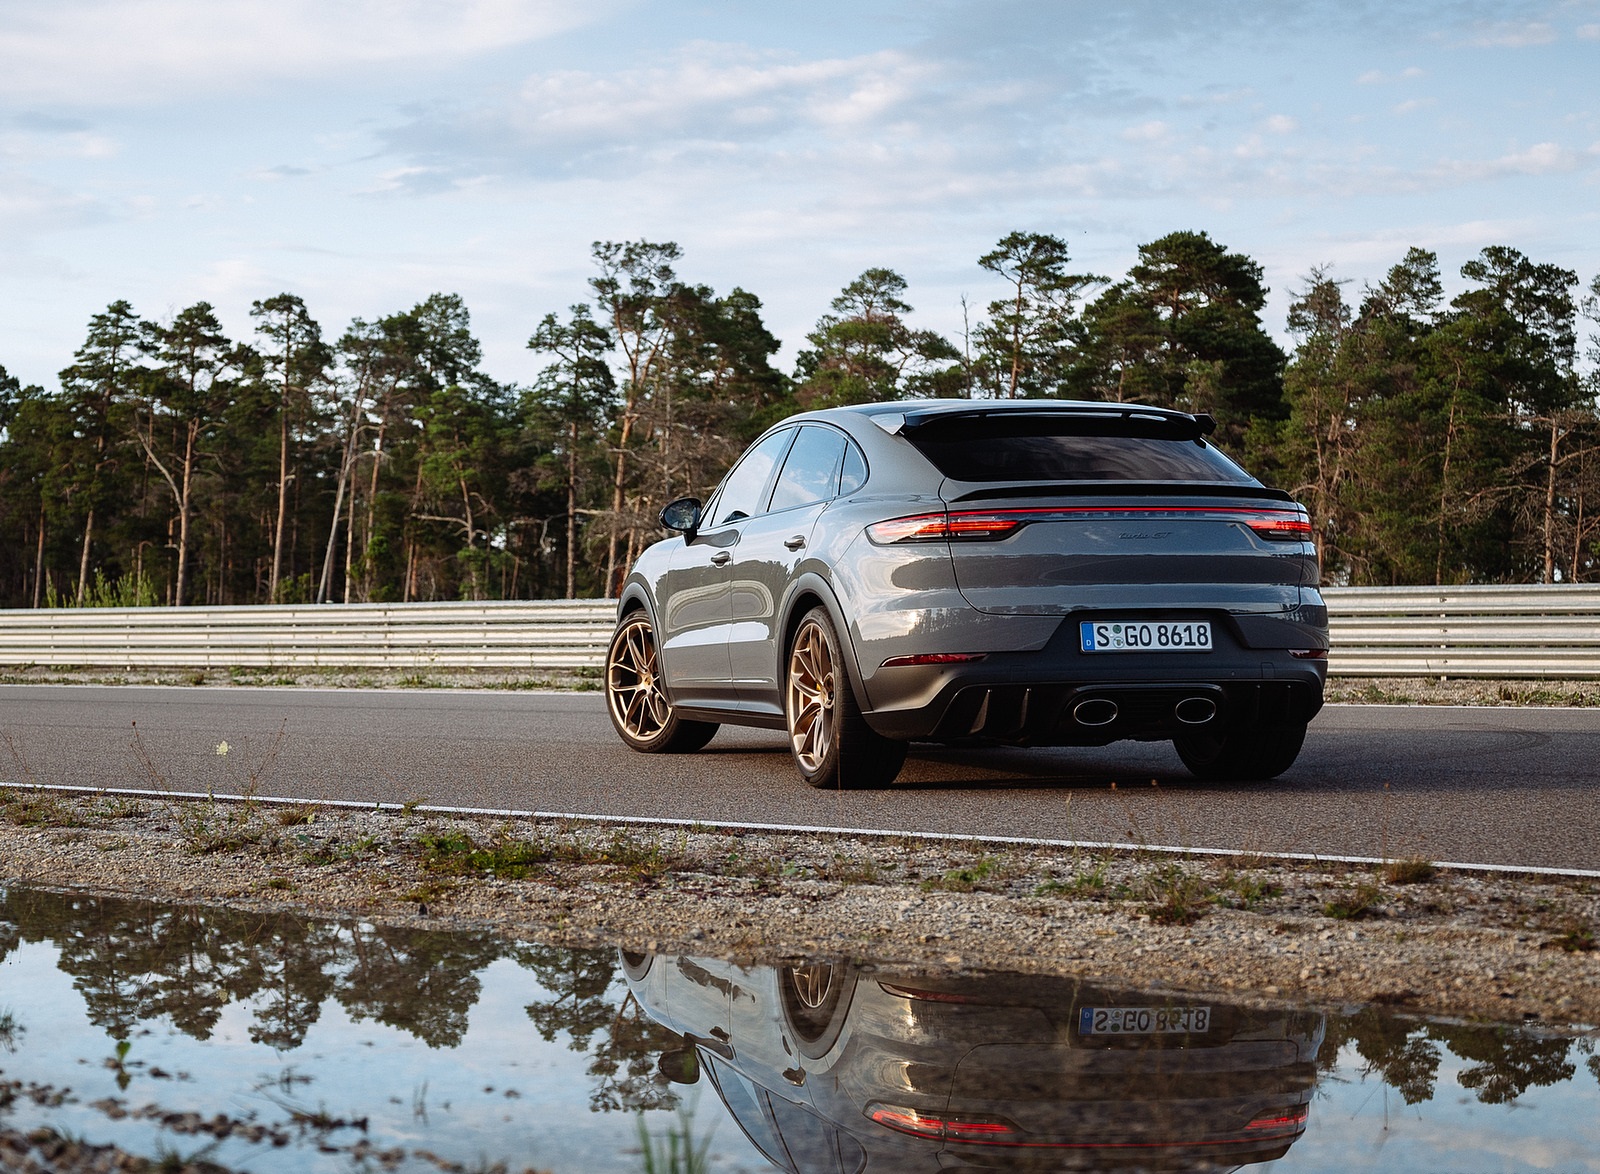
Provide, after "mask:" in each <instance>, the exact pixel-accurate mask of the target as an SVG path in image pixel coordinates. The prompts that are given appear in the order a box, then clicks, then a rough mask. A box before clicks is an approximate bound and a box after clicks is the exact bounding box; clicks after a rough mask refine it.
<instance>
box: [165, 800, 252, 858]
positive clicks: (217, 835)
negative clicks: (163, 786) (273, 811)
mask: <svg viewBox="0 0 1600 1174" xmlns="http://www.w3.org/2000/svg"><path fill="white" fill-rule="evenodd" d="M173 818H174V819H175V820H176V822H177V824H178V831H179V833H180V834H181V835H182V836H183V839H184V841H185V843H186V844H187V846H188V848H189V851H190V852H192V853H193V854H194V855H196V856H205V855H208V854H210V853H212V852H233V851H236V850H237V849H239V848H245V847H248V846H250V845H251V844H259V843H260V842H261V841H262V840H264V839H266V836H267V829H266V826H265V825H264V824H263V823H262V822H261V818H260V813H259V812H258V811H257V810H256V806H255V804H254V803H251V802H248V801H246V802H244V803H240V804H225V803H218V802H217V801H216V800H215V799H213V798H211V797H209V796H208V797H207V798H206V799H205V800H204V801H196V802H192V803H177V804H174V805H173Z"/></svg>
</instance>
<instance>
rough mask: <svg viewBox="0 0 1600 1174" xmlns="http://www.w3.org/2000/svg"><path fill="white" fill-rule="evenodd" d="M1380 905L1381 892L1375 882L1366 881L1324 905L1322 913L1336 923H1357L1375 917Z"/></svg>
mask: <svg viewBox="0 0 1600 1174" xmlns="http://www.w3.org/2000/svg"><path fill="white" fill-rule="evenodd" d="M1382 904H1383V890H1382V889H1381V888H1379V887H1378V885H1377V882H1376V881H1370V880H1366V881H1362V882H1361V883H1360V884H1359V885H1357V886H1356V887H1355V888H1353V889H1347V890H1346V891H1345V892H1344V893H1343V894H1342V895H1340V896H1338V897H1335V898H1334V899H1333V900H1331V901H1328V902H1327V903H1325V904H1324V905H1323V906H1322V912H1323V913H1325V914H1326V915H1327V916H1329V917H1331V918H1333V919H1334V920H1336V921H1359V920H1361V919H1362V918H1363V917H1375V916H1377V913H1378V907H1379V906H1380V905H1382Z"/></svg>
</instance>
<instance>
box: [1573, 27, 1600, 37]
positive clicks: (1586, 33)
mask: <svg viewBox="0 0 1600 1174" xmlns="http://www.w3.org/2000/svg"><path fill="white" fill-rule="evenodd" d="M1577 34H1578V39H1579V40H1582V41H1600V24H1584V25H1579V26H1578V28H1577Z"/></svg>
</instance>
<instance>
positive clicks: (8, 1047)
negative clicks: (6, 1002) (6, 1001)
mask: <svg viewBox="0 0 1600 1174" xmlns="http://www.w3.org/2000/svg"><path fill="white" fill-rule="evenodd" d="M26 1030H27V1029H26V1028H24V1027H23V1026H22V1024H20V1023H18V1022H17V1017H16V1015H15V1014H14V1013H13V1012H12V1010H11V1009H10V1008H9V1007H5V1008H0V1052H14V1051H16V1050H17V1041H18V1040H19V1039H21V1038H22V1033H23V1032H24V1031H26Z"/></svg>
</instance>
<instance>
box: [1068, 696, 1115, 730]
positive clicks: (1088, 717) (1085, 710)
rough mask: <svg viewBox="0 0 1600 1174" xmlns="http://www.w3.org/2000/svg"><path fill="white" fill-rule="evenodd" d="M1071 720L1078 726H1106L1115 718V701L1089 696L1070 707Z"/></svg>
mask: <svg viewBox="0 0 1600 1174" xmlns="http://www.w3.org/2000/svg"><path fill="white" fill-rule="evenodd" d="M1072 720H1073V721H1075V722H1077V723H1078V724H1079V725H1080V726H1108V725H1110V724H1111V723H1112V722H1114V721H1116V720H1117V703H1116V702H1115V701H1107V700H1106V699H1105V698H1104V697H1090V698H1088V699H1087V700H1085V701H1080V702H1078V704H1076V705H1074V706H1073V707H1072Z"/></svg>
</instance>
